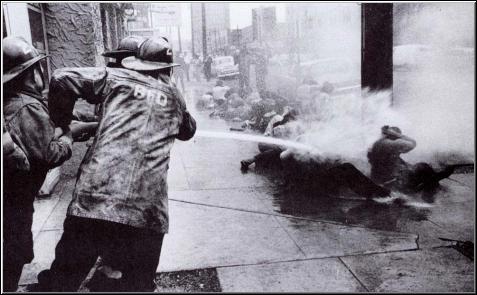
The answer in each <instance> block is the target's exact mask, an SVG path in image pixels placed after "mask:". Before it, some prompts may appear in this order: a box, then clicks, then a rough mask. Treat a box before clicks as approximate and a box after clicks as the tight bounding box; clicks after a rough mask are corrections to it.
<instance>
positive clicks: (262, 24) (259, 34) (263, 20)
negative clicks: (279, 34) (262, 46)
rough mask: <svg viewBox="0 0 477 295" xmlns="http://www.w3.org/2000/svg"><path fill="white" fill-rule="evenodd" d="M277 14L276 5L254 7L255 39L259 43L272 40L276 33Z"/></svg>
mask: <svg viewBox="0 0 477 295" xmlns="http://www.w3.org/2000/svg"><path fill="white" fill-rule="evenodd" d="M276 27H277V14H276V9H275V7H273V6H272V7H260V8H254V9H252V28H253V40H255V41H258V42H259V43H262V42H266V41H271V40H273V39H274V37H275V35H276Z"/></svg>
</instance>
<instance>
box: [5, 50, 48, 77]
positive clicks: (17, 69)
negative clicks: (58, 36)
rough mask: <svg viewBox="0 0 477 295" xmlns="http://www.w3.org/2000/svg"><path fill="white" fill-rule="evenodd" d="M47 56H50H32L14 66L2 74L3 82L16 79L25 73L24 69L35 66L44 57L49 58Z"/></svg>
mask: <svg viewBox="0 0 477 295" xmlns="http://www.w3.org/2000/svg"><path fill="white" fill-rule="evenodd" d="M47 57H50V56H48V55H39V56H37V57H35V58H32V59H30V60H28V61H26V62H24V63H22V64H20V65H18V66H16V67H13V68H12V69H10V70H8V71H6V72H5V73H3V76H2V78H3V79H2V80H3V81H2V83H3V84H5V83H7V82H10V81H11V80H12V79H14V78H15V77H17V76H19V75H20V74H21V73H23V72H24V71H26V70H28V69H29V68H30V67H31V66H33V65H34V64H36V63H37V62H39V61H40V60H42V59H44V58H47Z"/></svg>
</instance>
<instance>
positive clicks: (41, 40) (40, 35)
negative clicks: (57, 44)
mask: <svg viewBox="0 0 477 295" xmlns="http://www.w3.org/2000/svg"><path fill="white" fill-rule="evenodd" d="M40 5H41V4H39V3H34V4H28V18H29V20H30V32H31V42H32V45H33V46H34V47H35V48H36V49H37V50H38V51H39V52H40V53H41V54H48V48H47V43H46V42H47V41H46V35H45V30H44V16H43V8H42V7H41V6H40ZM41 64H42V67H43V70H44V72H45V82H46V86H47V87H48V80H49V72H50V71H49V63H48V61H47V60H46V59H45V60H42V61H41Z"/></svg>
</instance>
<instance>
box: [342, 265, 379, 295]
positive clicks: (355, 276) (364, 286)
mask: <svg viewBox="0 0 477 295" xmlns="http://www.w3.org/2000/svg"><path fill="white" fill-rule="evenodd" d="M338 261H340V262H341V264H343V265H344V267H346V269H347V270H348V271H349V272H350V273H351V275H352V276H353V277H354V278H355V280H356V281H358V283H359V284H360V285H361V287H363V288H364V290H366V292H371V290H369V289H368V287H366V285H365V284H364V283H363V282H361V280H360V279H359V278H358V276H357V275H356V274H355V273H354V272H353V271H352V270H351V268H350V267H349V266H348V265H347V264H346V263H345V262H344V261H343V259H341V257H338Z"/></svg>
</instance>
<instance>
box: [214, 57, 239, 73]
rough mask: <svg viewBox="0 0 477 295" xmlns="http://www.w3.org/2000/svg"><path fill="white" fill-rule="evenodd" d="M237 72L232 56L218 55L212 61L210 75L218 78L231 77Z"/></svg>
mask: <svg viewBox="0 0 477 295" xmlns="http://www.w3.org/2000/svg"><path fill="white" fill-rule="evenodd" d="M238 74H239V70H238V65H236V64H234V58H233V56H218V57H216V58H214V60H213V62H212V75H214V76H217V77H218V78H224V77H232V76H236V75H238Z"/></svg>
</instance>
